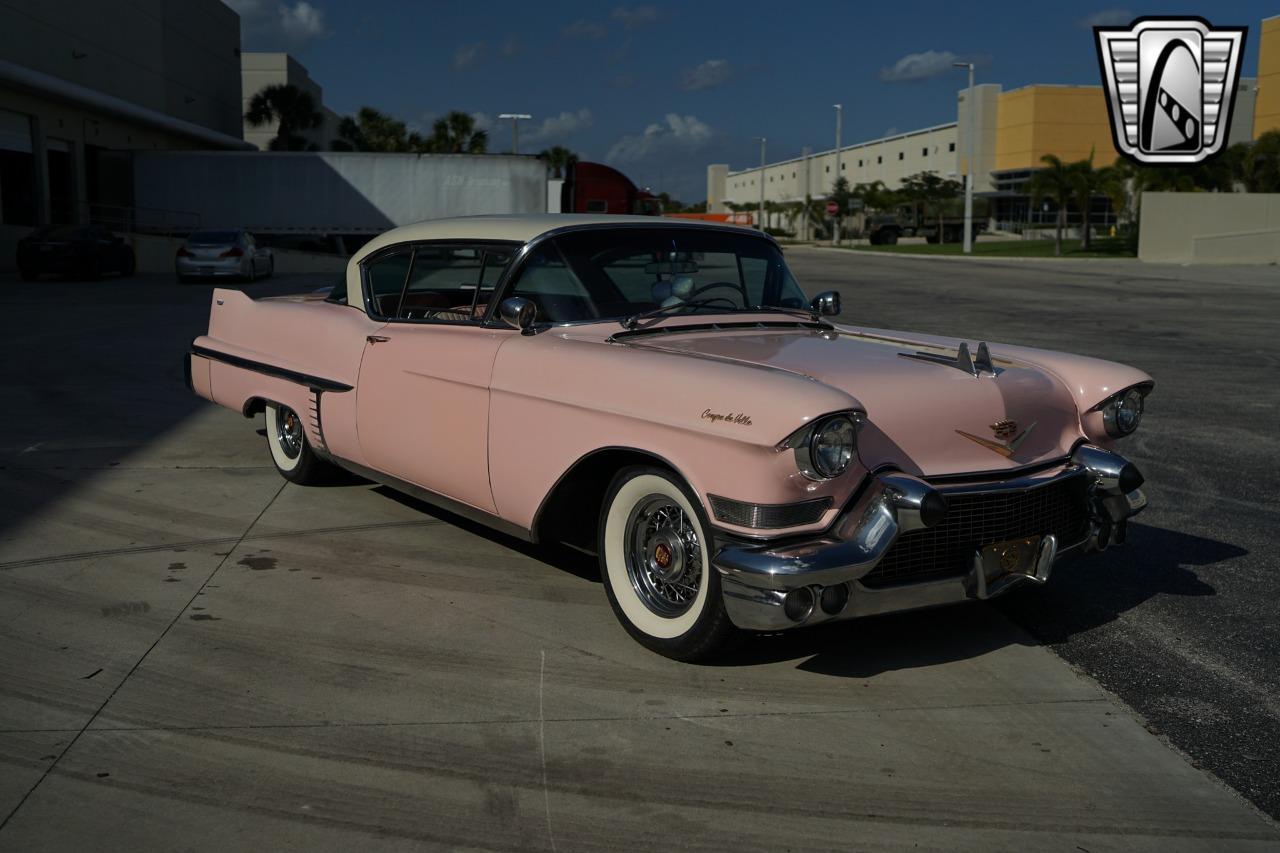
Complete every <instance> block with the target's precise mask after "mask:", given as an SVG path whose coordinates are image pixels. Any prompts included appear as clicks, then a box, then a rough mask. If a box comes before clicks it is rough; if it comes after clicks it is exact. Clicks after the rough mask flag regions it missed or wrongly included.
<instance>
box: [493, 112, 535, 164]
mask: <svg viewBox="0 0 1280 853" xmlns="http://www.w3.org/2000/svg"><path fill="white" fill-rule="evenodd" d="M498 118H499V119H504V118H509V119H511V153H512V154H519V153H520V122H522V121H525V120H527V119H531V118H533V116H531V115H526V114H525V113H503V114H502V115H500V116H498Z"/></svg>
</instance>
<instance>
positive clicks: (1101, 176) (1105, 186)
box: [1067, 149, 1119, 252]
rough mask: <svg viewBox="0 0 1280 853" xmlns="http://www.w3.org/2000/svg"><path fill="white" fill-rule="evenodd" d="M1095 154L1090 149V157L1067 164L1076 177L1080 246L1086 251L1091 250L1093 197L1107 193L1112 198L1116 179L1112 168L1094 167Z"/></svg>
mask: <svg viewBox="0 0 1280 853" xmlns="http://www.w3.org/2000/svg"><path fill="white" fill-rule="evenodd" d="M1093 154H1094V152H1093V149H1090V151H1089V156H1088V157H1086V158H1085V159H1083V160H1078V161H1076V162H1075V163H1071V164H1070V165H1068V166H1067V168H1068V169H1070V170H1071V172H1072V174H1073V175H1074V177H1075V202H1076V207H1077V208H1079V210H1080V248H1081V249H1082V250H1083V251H1086V252H1087V251H1089V232H1090V229H1089V211H1090V209H1091V208H1092V207H1093V197H1094V196H1096V195H1106V196H1108V198H1112V197H1113V196H1112V193H1111V192H1110V191H1109V190H1114V186H1113V185H1114V183H1115V180H1116V179H1115V176H1113V175H1112V173H1111V169H1110V168H1108V167H1106V166H1104V167H1103V168H1101V169H1095V168H1093ZM1116 209H1117V210H1119V208H1116Z"/></svg>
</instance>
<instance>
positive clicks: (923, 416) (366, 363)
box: [187, 215, 1153, 660]
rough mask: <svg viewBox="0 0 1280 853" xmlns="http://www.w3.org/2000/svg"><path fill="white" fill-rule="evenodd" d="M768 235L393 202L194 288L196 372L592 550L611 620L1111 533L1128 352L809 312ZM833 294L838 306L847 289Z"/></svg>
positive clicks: (894, 597) (284, 440)
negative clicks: (200, 332)
mask: <svg viewBox="0 0 1280 853" xmlns="http://www.w3.org/2000/svg"><path fill="white" fill-rule="evenodd" d="M839 313H840V296H839V294H838V293H835V292H826V293H822V294H819V295H818V296H817V297H815V298H814V299H813V300H812V301H809V300H808V299H806V298H805V296H804V294H803V293H802V292H801V290H800V287H799V285H798V284H797V283H796V281H795V279H794V278H793V277H792V275H791V273H790V272H789V271H788V269H787V265H786V263H785V262H784V261H783V256H782V253H781V251H780V249H779V248H778V246H777V245H776V244H775V243H774V242H773V240H771V239H770V238H769V237H766V236H763V235H761V234H759V233H757V232H754V231H748V230H745V229H741V228H736V227H731V226H723V225H713V224H707V223H701V222H686V221H680V220H667V221H655V220H654V219H652V218H650V217H635V218H632V217H619V216H612V217H589V216H561V215H548V216H487V217H471V218H464V219H452V220H439V221H434V222H426V223H422V224H418V225H411V226H407V227H403V228H397V229H395V230H393V231H389V232H387V233H386V234H383V235H381V236H380V237H378V238H376V239H374V240H373V241H371V242H370V243H369V244H368V245H367V246H365V247H364V248H363V249H362V250H361V251H360V252H359V254H358V255H357V256H356V257H354V258H352V260H351V262H350V264H349V265H348V266H347V272H346V277H345V280H344V281H343V282H342V283H340V284H339V285H337V286H336V287H334V288H333V290H332V291H331V292H328V293H327V294H326V293H316V294H309V295H304V296H296V297H283V298H269V299H258V300H254V299H251V298H249V297H248V296H246V295H245V294H244V293H242V292H239V291H236V290H225V289H217V290H214V291H213V305H212V309H211V313H210V318H209V333H208V334H207V335H205V336H202V337H200V338H197V339H196V340H195V342H194V343H193V345H192V348H191V352H190V354H189V355H188V356H187V367H188V370H189V377H190V378H189V383H190V386H191V388H192V389H193V390H194V391H195V393H197V394H199V395H200V396H202V397H205V398H207V399H209V400H212V401H214V402H216V403H219V404H221V405H223V406H227V407H229V408H231V409H234V410H236V411H238V412H242V413H243V414H244V415H246V416H253V415H255V414H256V413H258V412H265V418H266V426H267V441H268V445H269V448H270V451H271V457H272V459H273V460H274V462H275V465H276V467H277V468H279V470H280V473H281V474H283V475H284V476H285V477H286V478H288V479H289V480H291V481H293V482H296V483H307V482H310V481H314V480H316V479H318V478H321V477H323V476H324V475H325V474H326V472H327V471H329V470H331V468H332V467H333V466H337V467H340V468H344V469H347V470H349V471H351V472H354V473H356V474H359V475H361V476H363V477H366V478H369V479H371V480H375V481H378V482H382V483H384V484H387V485H390V486H392V487H394V488H396V489H400V490H403V491H405V492H408V493H410V494H413V495H416V496H418V497H421V498H424V499H425V500H428V501H431V502H434V503H436V504H437V505H440V506H443V507H444V508H446V509H448V510H450V511H452V512H454V513H457V514H459V515H462V516H466V517H469V518H471V519H477V520H480V521H483V522H484V523H486V524H489V525H492V526H493V527H495V528H498V529H499V530H502V531H505V532H507V533H510V534H513V535H515V536H519V537H523V538H525V539H528V540H531V541H534V542H566V543H569V544H571V545H573V546H576V547H578V548H579V549H586V550H589V551H592V552H595V553H596V554H598V555H599V561H600V572H601V576H602V580H603V585H604V588H605V591H606V593H607V594H608V598H609V603H610V604H611V605H612V607H613V610H614V612H615V613H616V614H617V616H618V619H619V620H620V621H621V623H622V625H623V626H624V627H625V628H626V630H627V631H628V632H629V633H630V634H631V636H633V637H634V638H635V639H636V640H638V641H639V642H640V643H642V644H644V645H645V646H647V647H648V648H650V649H653V650H655V651H657V652H660V653H661V654H664V655H668V656H670V657H673V658H678V659H683V660H692V659H697V658H704V657H707V656H708V655H711V654H713V653H714V652H715V651H716V650H717V649H719V648H721V647H723V646H724V644H725V643H726V641H728V640H729V639H730V638H731V637H732V636H733V635H734V634H735V633H736V632H738V631H740V630H744V629H745V630H754V631H777V630H781V629H786V628H792V627H796V626H802V625H813V624H816V623H821V622H827V621H830V620H834V619H847V618H851V617H856V616H863V615H867V614H873V613H885V612H889V611H898V610H909V609H914V608H920V607H930V606H934V605H941V604H946V603H950V602H959V601H964V600H968V599H985V598H989V597H991V596H994V595H997V594H999V593H1001V592H1004V591H1005V590H1007V589H1009V588H1010V587H1011V586H1014V585H1016V584H1020V583H1044V582H1045V581H1046V580H1048V579H1049V573H1050V571H1051V570H1052V569H1053V567H1054V565H1055V564H1056V563H1057V562H1058V561H1059V560H1061V559H1062V558H1063V557H1065V556H1067V555H1068V554H1071V553H1072V552H1089V551H1096V550H1101V549H1103V548H1106V547H1108V546H1109V545H1111V544H1115V543H1121V542H1123V541H1124V538H1125V527H1126V523H1127V519H1128V518H1129V517H1130V516H1132V515H1134V514H1135V513H1137V512H1138V511H1139V510H1141V509H1142V508H1143V507H1144V506H1145V504H1146V498H1145V496H1144V495H1143V493H1142V492H1141V491H1140V490H1139V487H1140V486H1141V485H1142V475H1141V474H1140V473H1139V472H1138V470H1137V468H1135V467H1134V465H1133V464H1132V463H1130V462H1127V461H1126V460H1125V459H1124V458H1123V457H1121V456H1119V455H1118V454H1117V453H1116V452H1115V451H1114V449H1113V447H1114V443H1115V441H1116V440H1117V439H1119V438H1121V437H1123V436H1126V435H1128V434H1130V433H1132V432H1133V431H1134V430H1135V429H1137V427H1138V422H1139V420H1140V419H1141V416H1142V410H1143V402H1144V399H1145V398H1146V395H1147V394H1148V393H1149V392H1150V391H1151V388H1152V384H1153V383H1152V380H1151V377H1149V376H1147V375H1146V374H1145V373H1143V372H1141V371H1139V370H1135V369H1134V368H1131V367H1126V366H1123V365H1120V364H1115V363H1111V362H1106V361H1099V360H1097V359H1093V358H1087V357H1083V356H1075V355H1065V354H1062V353H1057V352H1049V351H1045V350H1037V349H1028V348H1025V347H1017V346H1008V345H1005V344H997V343H991V344H988V343H976V342H967V341H966V342H961V341H957V340H954V339H948V338H939V337H932V336H927V335H918V334H912V333H907V332H886V331H881V330H876V329H868V328H862V327H858V326H850V325H845V324H843V323H836V322H834V321H832V320H830V319H827V318H829V317H831V316H833V315H837V314H839ZM855 313H856V308H855Z"/></svg>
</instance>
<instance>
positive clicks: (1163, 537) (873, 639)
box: [374, 486, 1248, 678]
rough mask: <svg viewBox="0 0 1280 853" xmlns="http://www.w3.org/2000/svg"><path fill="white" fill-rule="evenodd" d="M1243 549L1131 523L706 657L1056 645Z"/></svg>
mask: <svg viewBox="0 0 1280 853" xmlns="http://www.w3.org/2000/svg"><path fill="white" fill-rule="evenodd" d="M374 490H375V491H376V492H378V494H380V495H384V496H386V497H388V498H390V499H391V500H394V501H397V502H399V503H401V504H403V505H405V506H408V507H412V508H414V509H417V510H418V511H420V512H422V513H425V514H427V515H430V516H433V517H435V518H438V519H440V520H441V521H444V522H446V523H449V524H452V525H455V526H457V527H459V528H461V529H463V530H466V531H468V532H469V533H473V534H475V535H476V536H480V537H483V538H485V539H488V540H489V541H491V542H494V543H495V544H498V545H501V546H503V547H507V548H511V549H512V550H515V551H518V552H520V553H521V554H524V555H525V556H527V557H529V558H531V559H534V560H537V561H539V562H541V563H545V564H547V565H548V566H551V567H553V568H556V569H559V570H560V571H563V572H566V573H568V574H571V575H574V576H575V577H578V578H581V579H583V580H588V581H591V582H593V583H599V582H600V572H599V569H598V566H597V563H596V558H595V556H594V555H592V554H586V553H583V552H581V551H577V550H575V549H572V548H569V547H566V546H562V545H534V544H532V543H529V542H525V541H522V540H520V539H516V538H515V537H512V536H508V535H507V534H504V533H499V532H497V531H494V530H492V529H490V528H488V527H485V526H484V525H482V524H479V523H477V522H473V521H470V520H468V519H465V518H463V517H461V516H458V515H455V514H453V513H451V512H448V511H446V510H443V509H440V508H439V507H436V506H433V505H431V504H429V503H426V502H425V501H421V500H418V499H417V498H413V497H410V496H408V495H405V494H402V493H400V492H397V491H395V490H393V489H390V488H387V487H385V486H377V487H375V489H374ZM1247 553H1248V551H1246V550H1245V549H1244V548H1240V547H1238V546H1236V545H1232V544H1230V543H1226V542H1219V541H1217V540H1214V539H1206V538H1204V537H1202V536H1196V535H1194V534H1190V533H1183V532H1180V531H1176V530H1166V529H1164V528H1159V527H1150V526H1147V525H1142V524H1131V525H1130V530H1129V537H1128V543H1127V544H1126V545H1124V546H1121V547H1113V548H1110V549H1108V550H1107V551H1104V552H1103V553H1101V554H1092V555H1089V556H1087V557H1083V558H1080V559H1074V560H1069V561H1065V562H1063V563H1062V564H1060V565H1059V566H1058V567H1057V568H1056V569H1055V571H1054V573H1053V576H1052V577H1051V578H1050V581H1049V583H1048V584H1046V585H1045V586H1042V587H1035V586H1031V585H1029V584H1024V585H1023V586H1021V587H1019V588H1016V589H1014V590H1012V591H1011V592H1010V593H1009V594H1007V595H1005V596H1002V597H1000V598H996V599H992V600H991V601H990V602H985V603H972V604H966V603H960V604H957V605H955V606H946V607H939V608H934V609H930V610H920V611H913V612H907V613H891V614H885V615H881V616H872V617H866V618H863V619H854V620H849V621H845V622H834V623H828V624H826V625H818V626H814V627H812V628H802V629H799V630H794V631H785V632H780V633H776V634H750V635H747V636H746V637H745V638H744V640H743V642H742V643H740V644H739V645H738V646H737V647H736V648H735V649H734V650H732V651H731V652H729V653H728V654H726V655H724V656H722V657H720V658H718V659H716V660H714V661H711V662H710V664H711V665H713V666H755V665H759V664H765V663H782V662H786V661H797V664H796V666H797V668H798V669H802V670H805V671H809V672H815V673H821V674H824V675H832V676H840V677H844V678H869V677H871V676H874V675H877V674H880V673H884V672H889V671H893V670H902V669H916V668H920V667H929V666H937V665H940V664H946V663H951V662H955V661H961V660H967V659H970V658H975V657H980V656H982V655H984V654H987V653H989V652H993V651H996V650H998V649H1001V648H1004V647H1006V646H1009V645H1024V646H1036V645H1053V644H1058V643H1063V642H1067V641H1068V640H1069V639H1070V638H1071V636H1072V635H1074V634H1078V633H1081V632H1084V631H1089V630H1092V629H1094V628H1097V627H1099V626H1101V625H1105V624H1107V623H1110V622H1113V621H1114V620H1115V619H1117V618H1118V617H1119V616H1120V614H1122V613H1124V612H1126V611H1128V610H1131V609H1133V608H1135V607H1138V606H1140V605H1141V604H1143V603H1144V602H1146V601H1148V600H1149V599H1151V598H1154V597H1156V596H1160V595H1177V596H1212V595H1214V594H1215V589H1214V587H1213V586H1212V585H1211V584H1210V583H1208V582H1207V581H1206V580H1205V579H1204V578H1202V577H1201V573H1204V572H1205V570H1208V569H1210V568H1211V567H1213V566H1215V565H1217V564H1220V563H1223V562H1225V561H1228V560H1232V559H1235V558H1237V557H1242V556H1245V555H1246V554H1247ZM1196 569H1199V570H1200V572H1197V571H1196ZM603 600H604V596H603V595H602V596H601V601H602V602H603Z"/></svg>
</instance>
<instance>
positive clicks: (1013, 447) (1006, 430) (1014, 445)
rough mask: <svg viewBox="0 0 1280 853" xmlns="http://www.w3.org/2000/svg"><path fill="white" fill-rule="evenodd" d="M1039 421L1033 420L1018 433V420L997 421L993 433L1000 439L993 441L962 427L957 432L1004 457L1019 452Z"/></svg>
mask: <svg viewBox="0 0 1280 853" xmlns="http://www.w3.org/2000/svg"><path fill="white" fill-rule="evenodd" d="M1036 423H1038V422H1037V421H1032V423H1031V425H1030V426H1029V427H1027V428H1026V429H1024V430H1023V431H1022V434H1021V435H1019V434H1018V422H1017V421H1011V420H1002V421H996V422H995V423H993V424H992V425H991V433H992V434H993V435H994V436H995V437H996V438H997V439H999V441H992V440H991V439H989V438H982V437H980V436H976V435H974V434H973V433H970V432H965V431H964V430H962V429H958V430H956V432H958V433H960V434H961V435H963V436H964V437H965V438H967V439H969V440H970V441H976V442H977V443H978V444H981V445H982V446H983V447H985V448H987V449H988V450H992V451H995V452H996V453H999V454H1000V455H1001V456H1004V457H1011V456H1013V454H1015V453H1017V452H1018V448H1019V447H1021V446H1022V442H1024V441H1026V440H1027V436H1029V435H1031V431H1032V430H1033V429H1035V428H1036Z"/></svg>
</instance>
